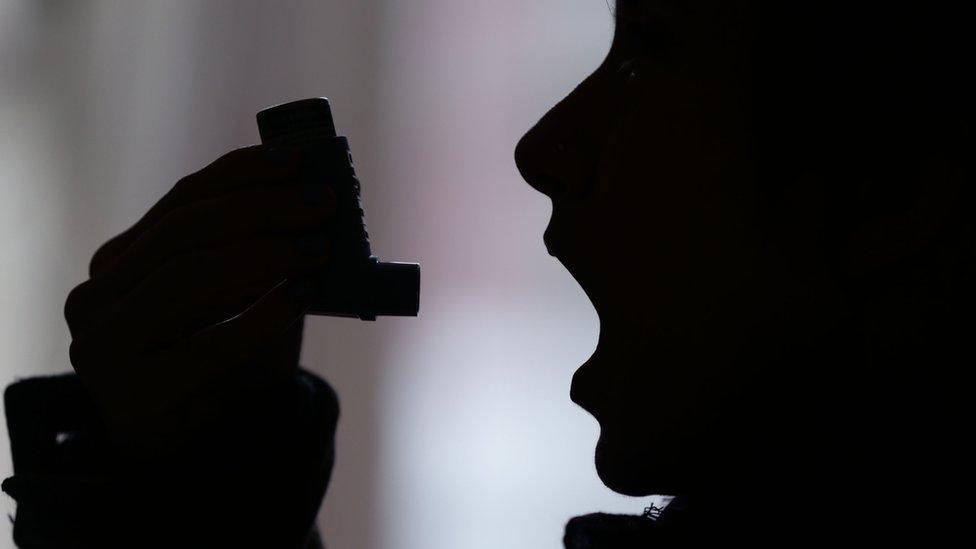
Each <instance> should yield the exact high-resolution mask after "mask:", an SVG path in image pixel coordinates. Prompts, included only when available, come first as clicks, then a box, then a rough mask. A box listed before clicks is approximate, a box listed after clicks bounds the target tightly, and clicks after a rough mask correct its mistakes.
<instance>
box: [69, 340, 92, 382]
mask: <svg viewBox="0 0 976 549" xmlns="http://www.w3.org/2000/svg"><path fill="white" fill-rule="evenodd" d="M89 355H90V345H89V344H88V342H87V340H85V339H81V338H75V339H73V340H72V341H71V345H69V346H68V360H69V361H70V362H71V366H72V367H73V368H74V369H75V372H77V373H78V374H79V375H80V374H82V372H85V371H87V369H86V366H87V364H88V358H89Z"/></svg>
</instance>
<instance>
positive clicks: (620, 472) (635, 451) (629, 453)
mask: <svg viewBox="0 0 976 549" xmlns="http://www.w3.org/2000/svg"><path fill="white" fill-rule="evenodd" d="M624 440H626V438H624ZM663 454H664V452H652V451H650V450H641V449H639V448H635V447H634V445H633V444H627V443H626V442H622V441H620V440H619V439H617V437H614V436H613V435H608V434H607V433H606V432H605V431H603V432H601V433H600V440H599V441H598V442H597V445H596V457H595V461H596V472H597V475H598V476H599V477H600V480H601V481H603V484H604V485H606V487H607V488H610V489H611V490H613V491H614V492H617V493H618V494H622V495H625V496H632V497H643V496H650V495H657V494H669V495H670V494H677V493H681V492H682V491H683V490H682V485H683V484H684V483H682V482H681V481H680V477H681V476H682V473H681V471H680V469H679V468H678V467H676V466H675V465H674V464H668V463H664V462H662V460H661V459H660V458H661V457H662V456H663Z"/></svg>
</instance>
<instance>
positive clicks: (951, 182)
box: [848, 154, 966, 276]
mask: <svg viewBox="0 0 976 549" xmlns="http://www.w3.org/2000/svg"><path fill="white" fill-rule="evenodd" d="M919 174H920V175H919V179H920V180H919V181H918V185H919V189H920V192H919V194H918V198H917V199H916V201H915V202H914V203H913V204H911V205H910V206H909V207H908V208H907V209H905V210H901V211H893V212H883V213H882V214H880V215H877V216H875V217H873V218H870V219H866V220H864V222H863V223H862V224H861V225H860V226H858V227H856V228H855V230H854V231H853V232H852V233H851V235H850V238H849V240H848V257H849V264H848V268H849V274H851V275H854V276H860V275H863V274H866V273H869V272H871V271H874V270H876V269H878V268H882V267H885V266H887V265H891V264H892V263H894V262H897V261H899V260H900V259H902V258H905V257H908V256H910V255H912V254H914V253H916V252H918V251H919V250H921V249H922V248H924V247H925V246H926V244H927V243H928V242H930V241H931V240H932V238H933V237H934V236H935V235H936V234H938V232H939V231H940V230H941V229H942V228H943V227H944V226H945V224H946V223H947V222H949V220H950V218H951V216H952V214H953V210H954V209H955V208H956V207H958V206H959V204H958V201H957V199H958V198H959V197H960V195H961V192H962V188H963V183H964V181H965V179H966V173H965V170H964V168H963V166H962V165H961V163H959V162H957V161H954V160H953V159H952V158H950V157H949V156H948V155H944V154H940V155H933V156H931V157H928V158H926V159H925V160H924V162H923V165H922V169H921V170H920V172H919Z"/></svg>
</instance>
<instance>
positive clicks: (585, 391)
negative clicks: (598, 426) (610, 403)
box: [569, 353, 601, 421]
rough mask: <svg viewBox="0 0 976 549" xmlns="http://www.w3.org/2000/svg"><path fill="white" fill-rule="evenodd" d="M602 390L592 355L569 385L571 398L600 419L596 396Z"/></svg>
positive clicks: (574, 375) (577, 370)
mask: <svg viewBox="0 0 976 549" xmlns="http://www.w3.org/2000/svg"><path fill="white" fill-rule="evenodd" d="M595 354H596V353H594V355H595ZM600 392H601V391H600V383H599V380H598V379H597V378H596V364H595V363H594V358H593V357H592V356H591V357H590V358H589V359H588V360H587V361H586V362H584V363H583V365H581V366H580V367H579V368H577V369H576V372H575V373H574V374H573V380H572V382H571V383H570V385H569V399H570V400H571V401H573V402H574V403H576V405H577V406H579V407H580V408H582V409H584V410H586V411H587V412H588V413H589V414H590V415H592V416H593V417H595V418H596V419H597V420H598V421H599V419H600V417H599V410H598V407H597V405H596V403H597V401H598V399H597V398H596V396H597V395H598V394H599V393H600Z"/></svg>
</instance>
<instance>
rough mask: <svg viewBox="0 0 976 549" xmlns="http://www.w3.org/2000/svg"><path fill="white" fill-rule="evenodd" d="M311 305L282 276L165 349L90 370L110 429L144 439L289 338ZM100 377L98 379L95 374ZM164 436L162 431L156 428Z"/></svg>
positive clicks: (93, 384)
mask: <svg viewBox="0 0 976 549" xmlns="http://www.w3.org/2000/svg"><path fill="white" fill-rule="evenodd" d="M307 308H308V302H307V299H306V298H305V297H303V296H302V294H301V292H296V290H295V286H294V284H293V283H291V282H289V281H282V282H281V283H279V284H278V285H277V286H275V287H274V288H272V289H271V290H270V291H268V292H266V293H265V295H264V296H263V297H261V298H260V299H259V300H258V301H257V302H255V303H254V304H253V305H252V306H251V307H249V308H248V309H246V310H245V311H243V312H241V313H240V314H238V315H237V316H235V317H234V318H232V319H229V320H227V321H225V322H222V323H220V324H218V325H215V326H213V327H210V328H208V329H206V330H203V331H201V332H199V333H197V334H196V335H195V336H194V337H192V338H190V339H188V340H184V341H182V342H180V343H179V344H178V345H175V346H173V347H170V348H168V349H166V350H165V351H162V352H156V353H151V354H142V355H135V356H138V358H137V359H135V360H134V361H133V362H118V363H113V364H110V365H106V366H105V367H103V368H102V369H101V370H99V371H96V372H89V373H88V379H89V380H92V381H95V382H94V383H91V385H92V386H94V387H97V388H98V391H99V393H98V394H97V395H96V397H97V400H98V401H99V402H100V403H101V404H102V405H103V406H104V407H105V409H106V410H109V411H112V410H114V411H116V412H118V411H124V413H114V414H112V416H113V417H112V418H111V419H112V423H113V424H112V426H111V427H112V428H113V429H114V430H116V431H119V432H121V433H123V434H124V435H125V436H126V438H129V439H134V440H138V439H139V438H145V435H147V433H146V432H145V431H150V432H151V431H155V430H156V429H157V428H159V427H160V426H163V425H165V424H166V423H167V422H166V421H164V418H167V417H171V416H173V415H174V414H173V411H174V410H179V409H181V408H182V407H183V406H184V403H186V402H188V401H189V400H190V399H192V397H193V396H194V395H195V394H197V393H199V392H201V391H204V390H206V388H208V387H212V386H214V384H215V383H219V382H220V380H221V379H223V378H225V377H226V376H227V375H228V374H229V373H231V372H232V371H234V370H236V369H238V368H240V367H242V366H245V365H247V364H254V363H256V361H258V360H260V359H259V358H258V357H261V356H262V355H263V354H264V353H265V352H267V351H268V350H269V349H271V348H273V347H274V346H275V345H277V344H278V343H279V342H280V341H282V339H283V338H287V337H289V334H291V333H293V332H294V330H295V329H296V328H298V329H300V324H301V323H300V321H301V318H302V316H303V314H304V312H305V311H306V310H307ZM96 378H97V379H96ZM152 434H153V435H155V436H160V437H162V438H163V439H167V438H172V436H167V435H166V434H164V433H162V432H156V433H152Z"/></svg>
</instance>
